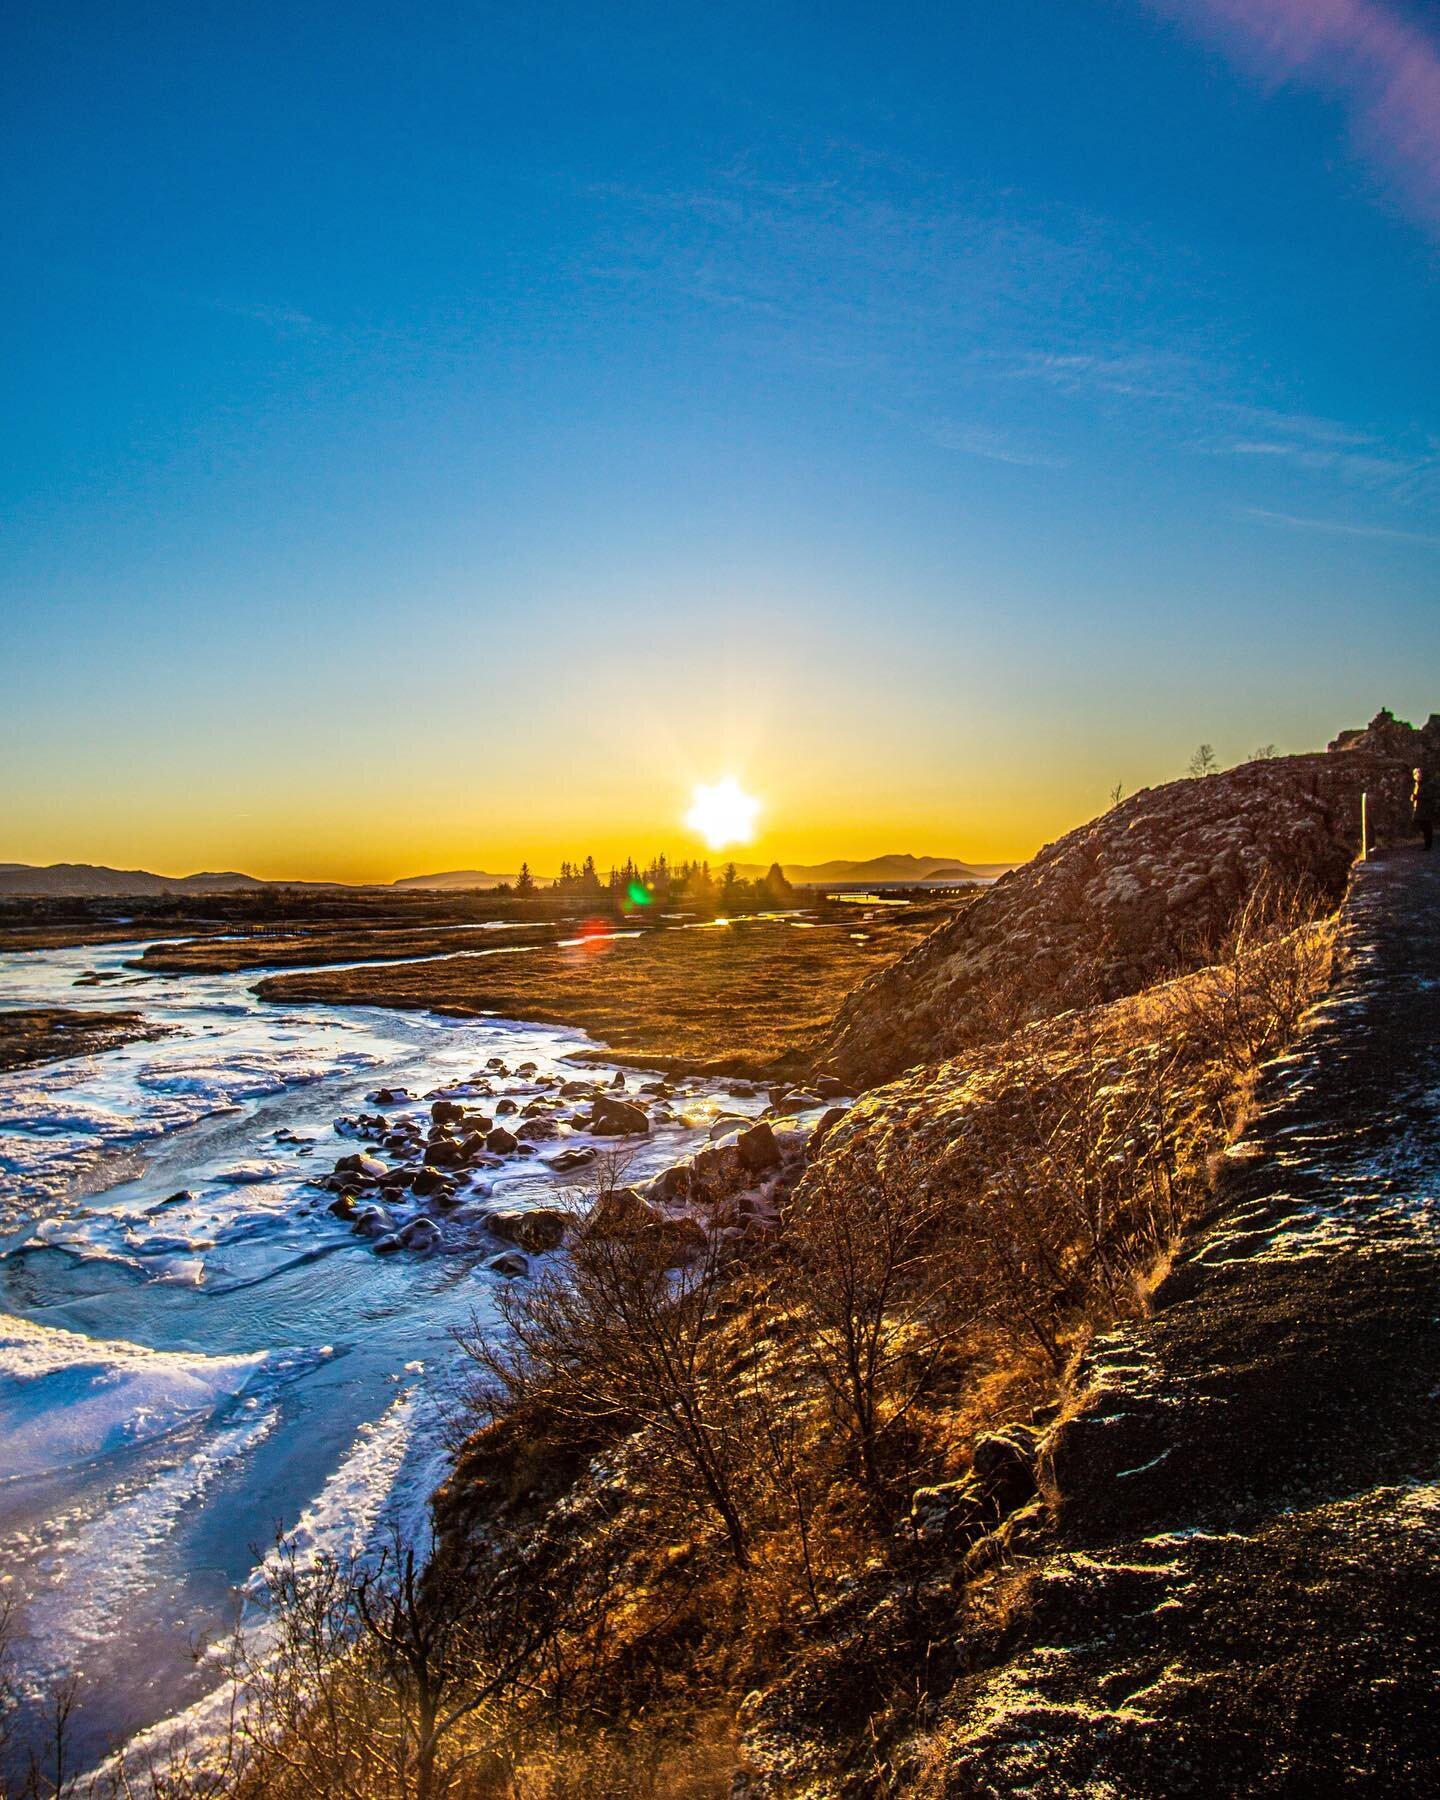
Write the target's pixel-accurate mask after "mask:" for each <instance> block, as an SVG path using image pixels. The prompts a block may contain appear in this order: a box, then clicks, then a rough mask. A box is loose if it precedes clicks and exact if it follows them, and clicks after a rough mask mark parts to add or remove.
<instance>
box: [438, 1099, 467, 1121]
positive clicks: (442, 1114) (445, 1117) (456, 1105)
mask: <svg viewBox="0 0 1440 1800" xmlns="http://www.w3.org/2000/svg"><path fill="white" fill-rule="evenodd" d="M430 1117H431V1118H432V1119H433V1120H434V1121H435V1123H436V1124H437V1125H458V1124H459V1123H460V1122H461V1120H462V1119H463V1118H464V1117H465V1108H464V1107H463V1106H462V1105H461V1104H460V1102H459V1101H458V1100H437V1101H436V1102H435V1104H434V1105H433V1106H432V1107H431V1108H430Z"/></svg>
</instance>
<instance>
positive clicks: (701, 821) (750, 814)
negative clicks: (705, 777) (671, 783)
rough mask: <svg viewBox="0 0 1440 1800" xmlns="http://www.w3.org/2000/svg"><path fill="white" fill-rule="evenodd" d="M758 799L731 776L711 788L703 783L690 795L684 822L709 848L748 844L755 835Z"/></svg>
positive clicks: (715, 848)
mask: <svg viewBox="0 0 1440 1800" xmlns="http://www.w3.org/2000/svg"><path fill="white" fill-rule="evenodd" d="M759 810H760V802H759V801H758V800H756V799H753V798H752V797H751V796H750V795H749V794H747V793H745V792H744V790H743V789H742V788H741V786H740V784H739V782H737V781H736V780H735V778H734V777H733V776H731V775H727V776H726V777H725V779H724V780H723V781H717V782H716V783H715V785H714V786H713V787H706V786H705V785H704V784H703V783H701V784H700V785H699V786H697V787H696V789H695V792H694V794H693V796H692V797H691V804H690V810H689V812H688V813H686V815H685V823H686V824H687V825H688V826H689V827H690V829H691V831H693V832H694V833H695V834H696V835H697V836H698V837H702V838H704V840H705V842H706V843H707V844H708V845H709V846H710V848H711V849H712V850H723V849H724V848H725V846H726V845H727V844H748V843H749V842H750V840H751V838H753V837H754V835H755V815H756V813H758V812H759Z"/></svg>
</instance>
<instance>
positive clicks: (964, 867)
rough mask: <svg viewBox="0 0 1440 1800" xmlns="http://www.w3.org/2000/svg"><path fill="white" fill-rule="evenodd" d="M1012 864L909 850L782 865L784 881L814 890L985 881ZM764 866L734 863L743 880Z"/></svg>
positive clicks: (764, 870)
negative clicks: (831, 885)
mask: <svg viewBox="0 0 1440 1800" xmlns="http://www.w3.org/2000/svg"><path fill="white" fill-rule="evenodd" d="M1014 866H1015V865H1014V864H1013V863H967V862H962V861H961V859H960V858H959V857H958V856H912V855H911V854H910V853H909V852H908V851H904V852H891V853H890V854H888V855H886V856H871V857H866V858H864V859H862V860H859V861H849V860H847V859H845V858H843V857H837V858H835V859H834V860H832V861H830V862H823V863H781V865H780V867H781V868H782V870H783V871H784V874H785V879H786V880H787V881H789V882H793V883H794V884H795V885H796V886H797V887H816V886H820V885H823V884H824V883H826V882H845V883H848V882H881V883H884V884H885V885H887V886H891V885H894V884H895V883H905V882H917V883H918V882H924V881H988V880H990V879H992V878H993V877H994V876H996V875H1003V874H1004V873H1005V872H1006V870H1007V869H1011V868H1013V867H1014ZM768 867H769V865H768V864H767V863H737V864H736V870H737V872H738V873H739V874H740V875H742V876H744V877H745V879H746V880H753V879H754V878H755V877H756V876H757V875H764V874H765V872H766V870H767V869H768Z"/></svg>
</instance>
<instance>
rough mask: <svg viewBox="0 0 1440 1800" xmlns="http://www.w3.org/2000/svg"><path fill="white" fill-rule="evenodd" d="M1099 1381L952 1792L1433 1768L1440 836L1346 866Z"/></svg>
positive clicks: (1208, 1787) (1192, 1788)
mask: <svg viewBox="0 0 1440 1800" xmlns="http://www.w3.org/2000/svg"><path fill="white" fill-rule="evenodd" d="M1079 1388H1080V1391H1081V1395H1082V1403H1081V1407H1080V1410H1079V1412H1078V1415H1077V1416H1076V1417H1075V1418H1074V1419H1072V1420H1071V1421H1070V1422H1069V1423H1068V1424H1066V1425H1065V1426H1063V1427H1062V1428H1061V1430H1060V1431H1059V1432H1058V1433H1057V1434H1056V1437H1055V1440H1054V1443H1053V1475H1054V1481H1055V1486H1056V1489H1057V1490H1058V1494H1059V1498H1060V1521H1061V1523H1060V1545H1059V1548H1058V1549H1057V1550H1056V1551H1055V1552H1053V1553H1052V1554H1051V1555H1050V1556H1049V1557H1048V1558H1047V1559H1046V1560H1045V1561H1044V1562H1042V1564H1041V1565H1040V1566H1039V1567H1038V1569H1036V1570H1034V1571H1033V1582H1032V1586H1031V1589H1030V1594H1029V1599H1028V1602H1027V1603H1026V1605H1025V1606H1024V1607H1023V1608H1022V1611H1021V1614H1020V1623H1019V1626H1018V1628H1017V1633H1016V1641H1015V1642H1014V1643H1013V1645H1012V1647H1011V1649H1010V1652H1009V1654H1008V1656H1007V1658H1006V1660H1005V1661H1004V1662H1003V1663H1002V1664H1001V1665H1000V1666H999V1667H998V1668H997V1667H991V1668H989V1669H987V1670H985V1671H984V1672H976V1673H975V1674H972V1675H971V1676H969V1677H967V1678H965V1679H963V1680H962V1682H961V1683H960V1684H959V1686H958V1687H957V1688H955V1689H954V1690H952V1692H951V1694H950V1695H949V1696H948V1697H947V1699H946V1701H945V1702H944V1703H943V1705H942V1707H941V1719H940V1720H939V1721H938V1729H937V1730H936V1731H935V1732H934V1735H933V1737H932V1740H931V1742H932V1745H933V1747H934V1750H935V1751H936V1752H938V1756H937V1760H938V1761H939V1763H940V1765H941V1767H942V1768H943V1775H942V1776H941V1786H942V1788H943V1791H944V1792H946V1793H947V1794H956V1795H962V1794H963V1795H970V1794H1001V1793H1003V1794H1007V1795H1008V1794H1035V1795H1049V1794H1056V1795H1059V1794H1079V1793H1085V1794H1097V1795H1100V1794H1103V1795H1106V1796H1112V1795H1113V1796H1119V1795H1147V1796H1150V1795H1153V1796H1161V1795H1165V1796H1169V1795H1176V1794H1186V1793H1196V1794H1217V1793H1225V1794H1266V1795H1294V1796H1301V1795H1304V1796H1307V1800H1308V1797H1310V1796H1314V1795H1318V1794H1332V1793H1369V1794H1385V1795H1387V1796H1388V1795H1408V1794H1416V1795H1418V1794H1422V1793H1424V1794H1431V1793H1434V1791H1435V1785H1434V1784H1435V1770H1436V1767H1437V1766H1440V1762H1437V1759H1440V1487H1437V1486H1436V1485H1435V1484H1436V1482H1437V1478H1440V1434H1437V1430H1436V1409H1437V1398H1436V1396H1437V1394H1440V854H1437V855H1433V856H1430V857H1426V856H1425V855H1423V854H1422V853H1420V852H1418V851H1414V852H1411V851H1398V852H1395V853H1392V854H1391V855H1389V856H1388V857H1386V858H1385V859H1383V860H1381V861H1378V862H1373V863H1370V864H1367V865H1365V866H1363V867H1361V868H1360V869H1358V870H1357V871H1356V874H1355V878H1354V881H1353V884H1352V887H1351V891H1350V896H1349V899H1348V900H1347V903H1346V908H1345V912H1344V920H1343V931H1342V965H1341V969H1340V973H1339V976H1338V979H1337V982H1336V985H1335V987H1334V989H1333V990H1332V992H1331V994H1330V996H1329V997H1328V999H1327V1001H1326V1003H1325V1004H1324V1006H1323V1007H1322V1008H1321V1010H1320V1011H1319V1012H1318V1013H1317V1014H1316V1015H1314V1017H1313V1018H1312V1021H1311V1023H1310V1025H1309V1027H1308V1029H1307V1031H1306V1032H1305V1034H1304V1036H1303V1038H1302V1039H1301V1041H1300V1043H1299V1044H1298V1045H1297V1047H1296V1050H1295V1052H1294V1053H1293V1054H1292V1055H1291V1056H1289V1057H1287V1058H1286V1059H1284V1060H1283V1061H1282V1062H1280V1063H1278V1064H1276V1065H1274V1066H1273V1067H1272V1068H1271V1069H1270V1070H1269V1071H1268V1072H1267V1077H1266V1080H1265V1083H1264V1085H1263V1087H1262V1090H1261V1095H1260V1105H1259V1109H1258V1111H1257V1114H1256V1117H1255V1118H1254V1120H1253V1122H1252V1125H1251V1127H1250V1129H1249V1131H1248V1132H1247V1134H1246V1137H1245V1139H1244V1141H1243V1142H1242V1143H1241V1144H1239V1145H1237V1146H1236V1147H1235V1149H1234V1151H1232V1153H1231V1154H1230V1155H1229V1156H1228V1157H1227V1160H1226V1168H1225V1170H1224V1172H1223V1174H1222V1176H1221V1180H1220V1183H1219V1192H1218V1200H1217V1205H1216V1207H1215V1209H1214V1212H1213V1213H1212V1215H1211V1217H1210V1219H1209V1220H1208V1221H1206V1222H1204V1223H1202V1225H1201V1227H1200V1228H1199V1229H1198V1230H1197V1231H1196V1232H1195V1233H1194V1235H1193V1236H1192V1238H1191V1240H1190V1243H1189V1245H1188V1246H1187V1249H1186V1251H1185V1253H1184V1254H1183V1256H1182V1257H1181V1259H1180V1260H1179V1262H1178V1263H1177V1265H1176V1267H1175V1269H1174V1270H1173V1271H1172V1273H1171V1274H1170V1276H1169V1277H1168V1278H1167V1280H1166V1281H1165V1283H1164V1284H1163V1286H1162V1287H1161V1289H1160V1291H1159V1293H1158V1295H1157V1296H1156V1310H1155V1313H1154V1316H1153V1317H1152V1318H1151V1319H1149V1320H1148V1321H1146V1322H1144V1323H1142V1324H1139V1325H1137V1326H1134V1327H1132V1328H1128V1329H1125V1330H1122V1331H1117V1332H1114V1333H1112V1334H1110V1335H1108V1336H1107V1337H1106V1338H1104V1339H1103V1340H1100V1341H1099V1342H1097V1343H1096V1344H1095V1345H1094V1347H1093V1348H1092V1350H1091V1352H1090V1353H1089V1355H1088V1356H1087V1358H1086V1360H1085V1363H1084V1365H1083V1366H1082V1369H1081V1371H1080V1377H1079ZM942 1746H943V1748H942ZM932 1766H933V1765H932Z"/></svg>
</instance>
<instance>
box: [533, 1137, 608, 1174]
mask: <svg viewBox="0 0 1440 1800" xmlns="http://www.w3.org/2000/svg"><path fill="white" fill-rule="evenodd" d="M595 1156H596V1151H595V1148H594V1146H593V1145H591V1144H576V1145H575V1146H574V1148H573V1149H569V1150H557V1151H556V1153H555V1154H554V1156H548V1157H546V1159H545V1161H546V1166H547V1167H549V1168H551V1169H554V1171H555V1173H556V1174H557V1175H569V1174H571V1173H573V1171H574V1170H576V1169H583V1168H584V1167H585V1165H586V1164H587V1163H592V1162H594V1160H595Z"/></svg>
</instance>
